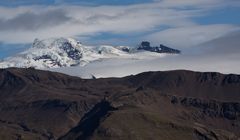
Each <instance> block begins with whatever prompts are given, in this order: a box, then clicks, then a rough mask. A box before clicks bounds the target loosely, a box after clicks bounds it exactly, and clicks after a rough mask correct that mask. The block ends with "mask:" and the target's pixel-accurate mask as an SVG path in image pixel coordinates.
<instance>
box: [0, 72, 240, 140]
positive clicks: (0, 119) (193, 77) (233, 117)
mask: <svg viewBox="0 0 240 140" xmlns="http://www.w3.org/2000/svg"><path fill="white" fill-rule="evenodd" d="M239 137H240V75H234V74H229V75H224V74H220V73H200V72H192V71H185V70H178V71H166V72H146V73H141V74H138V75H135V76H128V77H124V78H108V79H89V80H86V79H80V78H77V77H71V76H67V75H64V74H60V73H53V72H48V71H40V70H35V69H32V68H29V69H17V68H9V69H1V70H0V138H1V140H20V139H21V140H38V139H39V140H75V139H76V140H84V139H90V140H108V139H109V140H126V139H130V140H131V139H132V140H135V139H154V140H156V139H157V140H161V139H162V140H175V139H183V140H192V139H196V140H225V139H226V140H227V139H232V140H237V139H239Z"/></svg>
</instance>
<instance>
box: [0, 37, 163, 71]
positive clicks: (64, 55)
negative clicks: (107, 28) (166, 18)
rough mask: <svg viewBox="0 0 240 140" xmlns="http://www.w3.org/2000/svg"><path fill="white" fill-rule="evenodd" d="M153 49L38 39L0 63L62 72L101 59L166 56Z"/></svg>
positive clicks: (5, 66)
mask: <svg viewBox="0 0 240 140" xmlns="http://www.w3.org/2000/svg"><path fill="white" fill-rule="evenodd" d="M153 49H154V48H152V49H149V48H148V49H143V50H141V49H139V48H134V47H128V46H117V47H114V46H109V45H100V46H86V45H83V44H82V43H80V42H79V41H77V40H75V39H72V38H50V39H45V40H39V39H35V40H34V42H33V44H32V47H30V48H29V49H28V50H26V51H24V52H21V53H19V54H18V55H16V56H13V57H9V58H6V59H5V60H4V61H2V62H0V68H7V67H23V68H28V67H34V68H40V69H44V68H59V67H70V66H76V65H80V66H84V65H86V64H88V63H90V62H93V61H96V60H101V59H110V58H129V59H147V58H152V57H159V56H163V55H162V53H159V52H158V53H156V51H155V52H154V51H153ZM139 50H141V51H139Z"/></svg>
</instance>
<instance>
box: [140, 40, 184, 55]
mask: <svg viewBox="0 0 240 140" xmlns="http://www.w3.org/2000/svg"><path fill="white" fill-rule="evenodd" d="M137 49H138V50H146V51H151V52H157V53H172V54H180V53H181V51H179V50H176V49H172V48H169V47H167V46H164V45H162V44H160V46H159V47H158V46H156V47H152V46H151V45H150V42H147V41H143V42H142V43H141V45H140V46H139V47H138V48H137Z"/></svg>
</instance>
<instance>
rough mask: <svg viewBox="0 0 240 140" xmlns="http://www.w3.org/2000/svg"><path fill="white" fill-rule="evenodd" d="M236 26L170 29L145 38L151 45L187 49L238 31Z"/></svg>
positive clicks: (221, 25) (220, 25)
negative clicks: (158, 44) (157, 44)
mask: <svg viewBox="0 0 240 140" xmlns="http://www.w3.org/2000/svg"><path fill="white" fill-rule="evenodd" d="M239 29H240V28H239V27H238V26H233V25H224V24H215V25H195V26H187V27H177V28H170V29H167V30H164V31H160V32H156V33H153V34H150V35H147V36H145V37H144V38H145V39H147V40H150V41H151V42H153V43H159V42H161V43H163V44H166V45H169V46H173V47H174V46H175V47H177V48H181V49H183V48H188V47H192V46H196V45H198V44H201V43H203V42H207V41H210V40H212V39H215V38H218V37H220V36H224V35H226V34H228V33H230V32H233V31H236V30H239Z"/></svg>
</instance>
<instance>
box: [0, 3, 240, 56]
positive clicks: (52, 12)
mask: <svg viewBox="0 0 240 140" xmlns="http://www.w3.org/2000/svg"><path fill="white" fill-rule="evenodd" d="M239 13H240V1H239V0H91V1H90V2H89V0H1V1H0V58H5V57H7V56H10V55H13V54H15V53H18V52H20V51H22V50H24V49H25V48H27V47H30V46H31V43H32V42H33V40H34V39H35V38H38V39H40V40H41V39H47V38H52V37H54V38H56V37H72V38H75V39H77V40H79V41H81V42H83V43H85V44H93V45H97V44H98V45H99V44H108V45H129V46H135V45H137V44H139V43H140V42H141V41H143V40H148V41H151V43H152V44H154V45H158V44H165V45H168V46H170V47H173V48H177V49H180V50H187V49H189V48H193V47H195V46H199V44H203V43H205V42H209V41H211V40H214V39H216V38H219V37H221V36H225V35H227V34H231V33H234V32H239V30H240V14H239Z"/></svg>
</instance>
